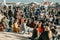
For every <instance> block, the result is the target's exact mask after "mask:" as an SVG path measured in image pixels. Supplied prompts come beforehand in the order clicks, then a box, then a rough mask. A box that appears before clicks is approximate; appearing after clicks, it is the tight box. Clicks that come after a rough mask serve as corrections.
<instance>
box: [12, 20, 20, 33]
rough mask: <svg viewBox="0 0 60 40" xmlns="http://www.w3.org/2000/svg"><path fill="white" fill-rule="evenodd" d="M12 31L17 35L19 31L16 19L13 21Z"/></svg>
mask: <svg viewBox="0 0 60 40" xmlns="http://www.w3.org/2000/svg"><path fill="white" fill-rule="evenodd" d="M12 30H13V31H14V32H17V33H18V31H19V27H18V20H17V19H16V20H15V21H14V24H13V26H12Z"/></svg>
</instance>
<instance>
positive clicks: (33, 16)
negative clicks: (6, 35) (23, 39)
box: [0, 6, 58, 40]
mask: <svg viewBox="0 0 60 40" xmlns="http://www.w3.org/2000/svg"><path fill="white" fill-rule="evenodd" d="M56 14H57V10H55V9H52V10H50V9H47V10H46V9H45V8H44V7H43V6H42V7H39V6H38V7H37V8H35V7H32V6H27V7H24V8H21V7H19V6H18V7H13V8H12V7H11V6H8V7H6V6H4V7H3V8H2V9H0V15H2V16H4V17H3V18H2V17H1V18H0V31H3V32H16V33H23V34H25V33H26V34H30V33H32V37H31V40H35V39H36V38H37V40H55V39H56V40H58V38H57V31H56V26H55V24H58V20H57V15H56ZM31 29H33V30H31Z"/></svg>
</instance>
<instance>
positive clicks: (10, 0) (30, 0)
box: [0, 0, 60, 3]
mask: <svg viewBox="0 0 60 40" xmlns="http://www.w3.org/2000/svg"><path fill="white" fill-rule="evenodd" d="M6 1H7V2H22V3H30V2H42V1H43V0H6ZM47 1H52V2H59V3H60V0H47ZM0 2H2V0H0Z"/></svg>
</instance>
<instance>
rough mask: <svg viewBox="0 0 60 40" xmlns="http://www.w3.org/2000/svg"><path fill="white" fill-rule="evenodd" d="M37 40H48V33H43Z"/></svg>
mask: <svg viewBox="0 0 60 40" xmlns="http://www.w3.org/2000/svg"><path fill="white" fill-rule="evenodd" d="M38 40H49V37H48V31H44V32H43V33H42V34H41V35H40V37H39V38H38Z"/></svg>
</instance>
